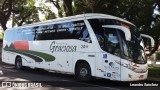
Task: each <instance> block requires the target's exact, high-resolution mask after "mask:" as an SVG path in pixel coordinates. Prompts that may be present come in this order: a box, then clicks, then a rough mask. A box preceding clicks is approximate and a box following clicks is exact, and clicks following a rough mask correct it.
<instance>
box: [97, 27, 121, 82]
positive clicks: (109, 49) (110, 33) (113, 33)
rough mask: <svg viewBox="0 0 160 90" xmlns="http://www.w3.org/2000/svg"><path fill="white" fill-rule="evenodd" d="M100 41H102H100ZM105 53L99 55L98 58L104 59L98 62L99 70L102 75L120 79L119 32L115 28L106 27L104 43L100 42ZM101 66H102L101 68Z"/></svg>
mask: <svg viewBox="0 0 160 90" xmlns="http://www.w3.org/2000/svg"><path fill="white" fill-rule="evenodd" d="M98 42H100V41H98ZM99 44H100V47H101V49H102V50H103V51H104V52H103V53H99V54H98V55H97V58H96V59H97V60H98V59H99V60H102V62H101V65H100V62H97V69H98V70H97V72H99V74H100V73H102V72H103V74H101V75H103V76H102V77H104V78H109V79H115V80H120V65H119V64H117V62H120V60H121V59H120V57H119V55H120V45H119V38H118V32H117V30H116V29H114V28H104V36H103V43H99ZM100 67H101V68H100Z"/></svg>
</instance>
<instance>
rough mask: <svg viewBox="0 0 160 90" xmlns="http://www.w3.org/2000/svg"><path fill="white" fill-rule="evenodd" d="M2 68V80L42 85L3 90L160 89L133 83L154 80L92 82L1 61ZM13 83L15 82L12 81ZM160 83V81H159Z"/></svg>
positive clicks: (0, 66)
mask: <svg viewBox="0 0 160 90" xmlns="http://www.w3.org/2000/svg"><path fill="white" fill-rule="evenodd" d="M0 70H2V71H3V75H1V76H0V81H1V82H0V84H1V83H2V81H3V82H4V81H5V82H6V81H14V82H15V83H19V82H20V83H30V82H32V83H41V86H42V87H23V88H22V87H21V88H20V87H14V88H13V87H12V89H11V88H8V87H1V88H0V90H1V89H3V90H20V89H24V90H28V89H30V90H90V89H91V90H128V89H130V90H135V89H136V90H151V89H154V90H159V89H160V85H159V86H158V87H133V86H130V84H132V83H142V84H144V83H149V84H150V83H157V82H153V81H148V80H145V81H138V82H137V81H136V82H119V81H110V80H104V79H93V80H92V81H90V82H80V81H77V80H76V79H75V78H74V75H69V74H63V73H56V72H53V71H47V70H42V69H30V68H25V69H23V70H16V69H15V68H14V66H12V65H8V64H2V63H0ZM12 83H13V82H12ZM159 84H160V83H159Z"/></svg>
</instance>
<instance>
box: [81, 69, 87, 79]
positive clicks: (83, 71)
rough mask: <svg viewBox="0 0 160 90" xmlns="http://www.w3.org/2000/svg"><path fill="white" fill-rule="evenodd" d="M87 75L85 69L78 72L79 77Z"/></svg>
mask: <svg viewBox="0 0 160 90" xmlns="http://www.w3.org/2000/svg"><path fill="white" fill-rule="evenodd" d="M87 74H88V70H87V69H86V68H82V69H81V70H80V75H81V76H83V77H84V76H86V75H87Z"/></svg>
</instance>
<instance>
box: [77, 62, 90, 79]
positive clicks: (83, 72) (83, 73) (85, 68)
mask: <svg viewBox="0 0 160 90" xmlns="http://www.w3.org/2000/svg"><path fill="white" fill-rule="evenodd" d="M76 77H77V78H78V79H79V80H81V81H89V80H90V79H91V68H90V66H89V64H88V63H81V64H79V65H78V67H77V70H76Z"/></svg>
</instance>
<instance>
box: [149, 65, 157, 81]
mask: <svg viewBox="0 0 160 90" xmlns="http://www.w3.org/2000/svg"><path fill="white" fill-rule="evenodd" d="M148 77H152V78H159V79H160V67H158V66H151V67H149V68H148Z"/></svg>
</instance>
